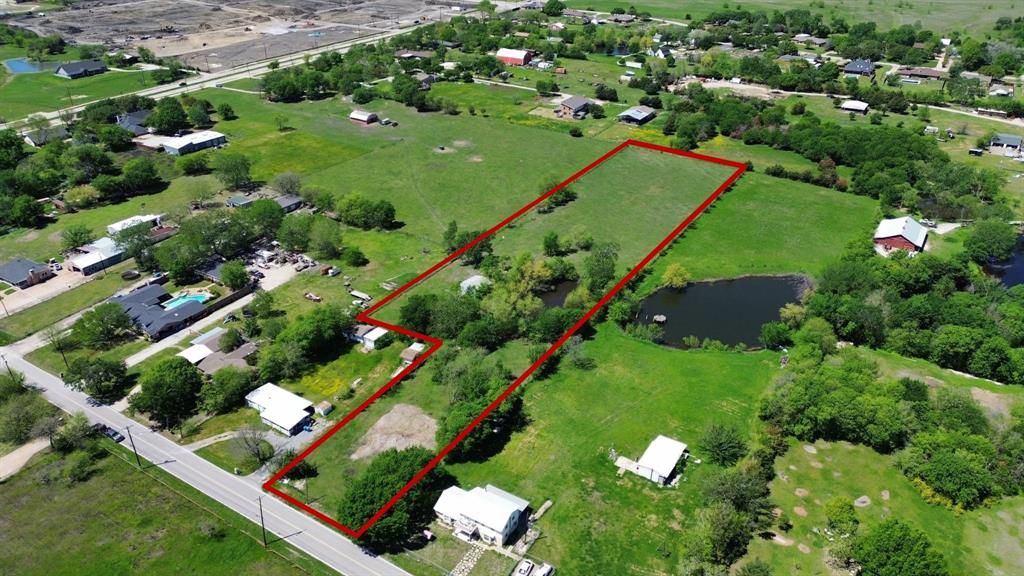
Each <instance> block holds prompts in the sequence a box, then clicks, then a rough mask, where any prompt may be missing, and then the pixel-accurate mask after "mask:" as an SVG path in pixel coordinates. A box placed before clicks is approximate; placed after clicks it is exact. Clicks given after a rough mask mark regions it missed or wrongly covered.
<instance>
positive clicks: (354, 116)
mask: <svg viewBox="0 0 1024 576" xmlns="http://www.w3.org/2000/svg"><path fill="white" fill-rule="evenodd" d="M348 117H349V119H351V120H358V121H359V122H373V121H375V120H376V119H377V115H376V114H374V113H373V112H367V111H366V110H353V111H352V113H351V114H349V115H348Z"/></svg>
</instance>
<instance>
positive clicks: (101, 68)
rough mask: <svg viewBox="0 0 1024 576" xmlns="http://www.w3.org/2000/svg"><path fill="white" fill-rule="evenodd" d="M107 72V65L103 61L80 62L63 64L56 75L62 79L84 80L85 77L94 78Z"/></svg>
mask: <svg viewBox="0 0 1024 576" xmlns="http://www.w3.org/2000/svg"><path fill="white" fill-rule="evenodd" d="M106 71H107V65H106V64H104V63H103V61H102V60H79V61H78V62H68V63H67V64H61V65H60V66H58V67H57V70H56V71H54V74H56V75H57V76H60V77H61V78H68V79H69V80H73V79H75V78H84V77H85V76H94V75H96V74H103V73H104V72H106Z"/></svg>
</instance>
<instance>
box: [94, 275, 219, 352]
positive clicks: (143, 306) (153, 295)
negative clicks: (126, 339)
mask: <svg viewBox="0 0 1024 576" xmlns="http://www.w3.org/2000/svg"><path fill="white" fill-rule="evenodd" d="M169 298H170V294H168V293H167V290H165V289H164V287H163V286H160V285H159V284H150V285H148V286H143V287H142V288H139V289H137V290H133V291H131V292H129V293H127V294H124V295H121V296H114V297H113V298H111V299H110V300H109V302H113V303H114V304H117V305H119V306H121V308H123V309H124V311H125V313H127V314H128V317H129V318H131V320H132V322H134V323H135V325H136V326H138V328H139V330H142V332H143V333H145V334H146V336H147V337H148V338H149V339H150V340H160V339H161V338H163V337H165V336H169V335H170V334H173V333H175V332H177V331H178V330H181V329H182V328H184V327H185V326H188V325H189V324H191V323H192V322H194V321H195V320H198V319H199V318H200V317H202V316H203V315H204V314H205V313H206V307H205V306H204V305H203V304H202V303H201V302H198V301H196V300H188V301H185V302H183V303H181V304H179V305H177V306H174V307H173V308H170V309H167V308H164V307H163V306H162V304H163V303H164V302H165V301H167V300H168V299H169Z"/></svg>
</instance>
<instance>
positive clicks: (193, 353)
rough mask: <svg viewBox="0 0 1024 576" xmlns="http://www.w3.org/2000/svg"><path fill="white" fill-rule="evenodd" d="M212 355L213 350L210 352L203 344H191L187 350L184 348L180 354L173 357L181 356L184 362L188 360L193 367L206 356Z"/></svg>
mask: <svg viewBox="0 0 1024 576" xmlns="http://www.w3.org/2000/svg"><path fill="white" fill-rule="evenodd" d="M210 354H213V350H210V349H209V348H207V347H206V346H205V345H203V344H193V345H191V346H189V347H188V348H185V349H184V350H182V351H181V352H178V353H177V354H175V356H181V357H182V358H184V359H185V360H188V361H189V363H190V364H192V365H193V366H194V365H196V364H199V363H200V362H202V361H203V359H205V358H206V357H207V356H209V355H210Z"/></svg>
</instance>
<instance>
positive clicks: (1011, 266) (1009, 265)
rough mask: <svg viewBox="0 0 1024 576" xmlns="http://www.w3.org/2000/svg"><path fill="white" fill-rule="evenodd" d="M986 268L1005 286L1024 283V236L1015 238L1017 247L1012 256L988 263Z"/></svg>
mask: <svg viewBox="0 0 1024 576" xmlns="http://www.w3.org/2000/svg"><path fill="white" fill-rule="evenodd" d="M985 269H986V270H988V272H989V273H990V274H992V275H993V276H995V277H996V278H999V281H1000V282H1002V283H1003V286H1006V287H1007V288H1009V287H1011V286H1016V285H1018V284H1024V236H1022V237H1020V238H1018V239H1017V247H1016V248H1014V249H1013V256H1010V257H1009V258H1007V259H1006V260H1003V261H1002V262H997V263H995V264H989V265H988V266H986V267H985Z"/></svg>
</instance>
